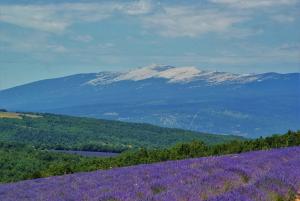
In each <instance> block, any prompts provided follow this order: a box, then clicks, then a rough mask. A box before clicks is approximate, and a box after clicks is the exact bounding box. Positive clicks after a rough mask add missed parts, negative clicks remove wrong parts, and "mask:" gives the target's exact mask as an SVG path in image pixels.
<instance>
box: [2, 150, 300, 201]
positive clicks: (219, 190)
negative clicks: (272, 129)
mask: <svg viewBox="0 0 300 201" xmlns="http://www.w3.org/2000/svg"><path fill="white" fill-rule="evenodd" d="M299 188H300V147H293V148H285V149H277V150H270V151H257V152H249V153H244V154H239V155H228V156H222V157H207V158H199V159H189V160H182V161H169V162H164V163H157V164H152V165H139V166H135V167H127V168H119V169H112V170H107V171H96V172H91V173H78V174H73V175H65V176H58V177H49V178H44V179H36V180H28V181H23V182H18V183H12V184H5V185H0V200H5V201H18V200H22V201H23V200H24V201H25V200H34V201H38V200H41V201H63V200H68V201H73V200H74V201H81V200H82V201H171V200H172V201H176V200H178V201H200V200H209V201H221V200H222V201H226V200H228V201H235V200H236V201H250V200H257V201H265V200H278V199H282V200H288V199H289V198H290V197H292V196H294V194H295V192H296V191H297V190H298V189H299Z"/></svg>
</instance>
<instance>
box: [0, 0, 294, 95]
mask: <svg viewBox="0 0 300 201" xmlns="http://www.w3.org/2000/svg"><path fill="white" fill-rule="evenodd" d="M299 10H300V0H185V1H179V0H161V1H158V0H157V1H154V0H137V1H136V0H134V1H133V0H131V1H125V0H123V1H112V0H111V1H109V0H107V1H104V0H98V1H96V0H81V1H80V0H51V1H50V0H43V1H41V0H39V1H37V0H35V1H33V0H18V1H16V0H0V90H1V89H5V88H9V87H13V86H17V85H21V84H24V83H28V82H32V81H35V80H41V79H47V78H53V77H61V76H65V75H70V74H77V73H90V72H100V71H126V70H129V69H132V68H137V67H142V66H147V65H150V64H162V65H173V66H196V67H198V68H200V69H203V70H217V71H226V72H234V73H263V72H280V73H288V72H300V16H299V15H300V12H298V11H299Z"/></svg>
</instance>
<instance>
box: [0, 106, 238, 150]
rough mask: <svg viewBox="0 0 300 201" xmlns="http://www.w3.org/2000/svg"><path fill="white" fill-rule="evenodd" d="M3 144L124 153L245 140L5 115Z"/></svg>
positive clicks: (65, 118) (76, 119)
mask: <svg viewBox="0 0 300 201" xmlns="http://www.w3.org/2000/svg"><path fill="white" fill-rule="evenodd" d="M1 116H2V118H1ZM0 140H2V141H7V142H22V143H26V144H29V145H33V146H35V147H37V148H43V149H73V150H94V151H95V150H98V151H115V152H120V151H124V150H127V149H131V148H140V147H145V148H166V147H169V146H172V145H175V144H176V143H179V142H189V141H192V140H201V141H203V142H205V143H207V144H218V143H223V142H228V141H231V140H243V138H242V137H238V136H230V135H212V134H207V133H199V132H192V131H186V130H180V129H170V128H162V127H157V126H153V125H149V124H138V123H125V122H119V121H110V120H98V119H92V118H79V117H70V116H62V115H53V114H22V113H21V114H19V113H8V112H2V113H1V114H0Z"/></svg>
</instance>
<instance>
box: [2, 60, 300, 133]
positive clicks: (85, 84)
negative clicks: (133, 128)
mask: <svg viewBox="0 0 300 201" xmlns="http://www.w3.org/2000/svg"><path fill="white" fill-rule="evenodd" d="M299 88H300V73H289V74H279V73H263V74H233V73H226V72H216V71H203V70H200V69H198V68H195V67H173V66H160V65H151V66H148V67H144V68H138V69H135V70H131V71H128V72H100V73H90V74H77V75H72V76H68V77H63V78H56V79H48V80H42V81H37V82H33V83H29V84H26V85H22V86H18V87H14V88H10V89H6V90H2V91H0V108H6V109H9V110H18V111H35V112H53V113H58V114H68V115H76V116H86V117H96V118H103V119H111V120H121V121H128V122H145V123H151V124H155V125H159V126H165V127H175V128H183V129H189V130H195V131H206V132H210V133H220V134H223V133H230V134H235V135H243V136H247V137H258V136H261V135H266V134H270V133H281V132H285V131H286V130H287V129H299V122H300V104H299V103H300V93H299V91H300V90H299Z"/></svg>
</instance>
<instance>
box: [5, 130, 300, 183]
mask: <svg viewBox="0 0 300 201" xmlns="http://www.w3.org/2000/svg"><path fill="white" fill-rule="evenodd" d="M299 145H300V131H297V132H293V131H289V132H288V133H286V134H284V135H281V136H280V135H274V136H272V137H266V138H259V139H255V140H247V141H232V142H229V143H224V144H218V145H206V144H205V143H203V142H201V141H193V142H191V143H180V144H177V145H175V146H173V147H171V148H166V149H151V150H147V149H144V148H141V149H139V150H135V151H126V152H124V153H122V154H120V155H119V156H117V157H112V158H88V157H82V156H78V155H70V154H62V153H53V152H49V151H45V150H39V149H34V148H32V147H30V146H28V145H22V144H15V143H14V144H12V143H4V142H2V143H0V156H1V157H0V182H13V181H19V180H24V179H32V178H39V177H47V176H52V175H62V174H67V173H74V172H82V171H92V170H98V169H110V168H114V167H123V166H130V165H137V164H143V163H154V162H160V161H167V160H178V159H186V158H194V157H204V156H217V155H224V154H233V153H242V152H247V151H255V150H266V149H272V148H282V147H290V146H299Z"/></svg>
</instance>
